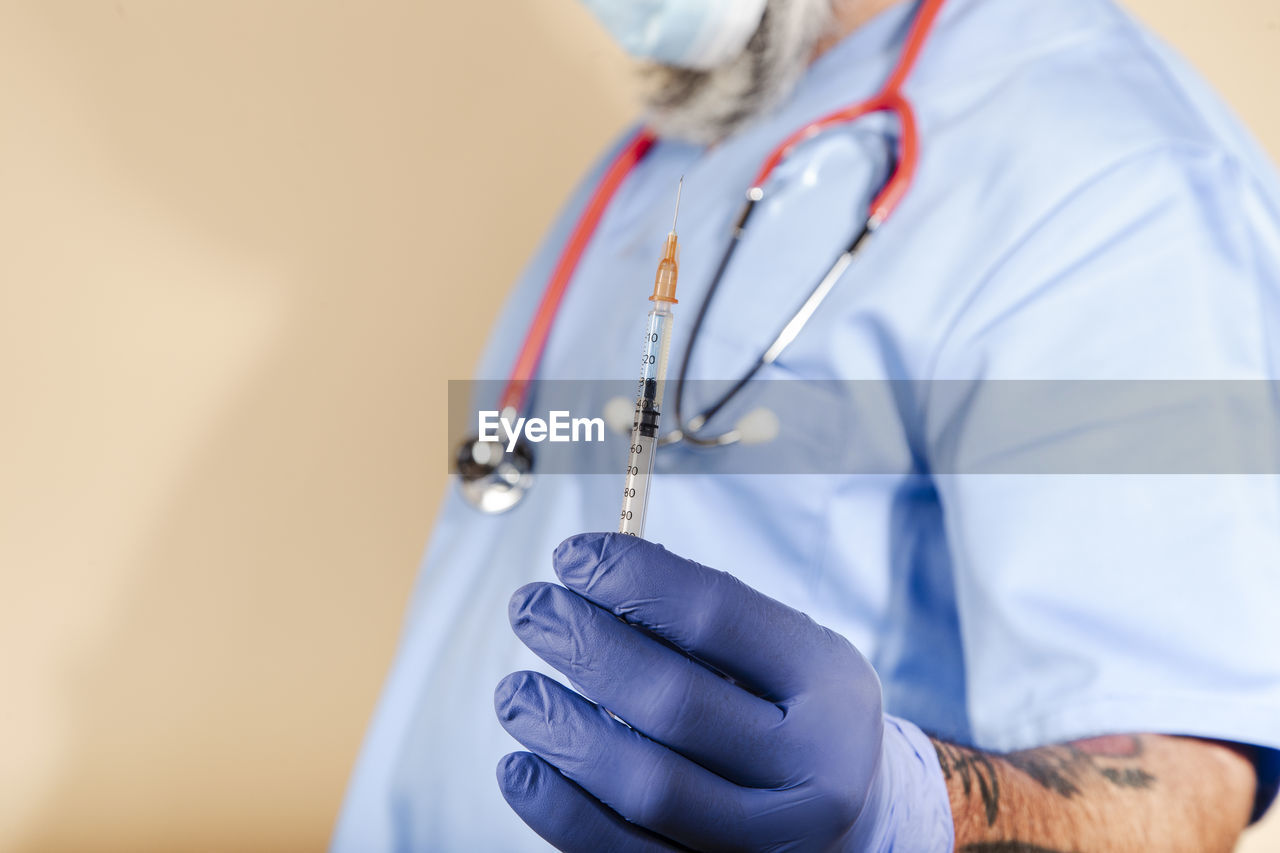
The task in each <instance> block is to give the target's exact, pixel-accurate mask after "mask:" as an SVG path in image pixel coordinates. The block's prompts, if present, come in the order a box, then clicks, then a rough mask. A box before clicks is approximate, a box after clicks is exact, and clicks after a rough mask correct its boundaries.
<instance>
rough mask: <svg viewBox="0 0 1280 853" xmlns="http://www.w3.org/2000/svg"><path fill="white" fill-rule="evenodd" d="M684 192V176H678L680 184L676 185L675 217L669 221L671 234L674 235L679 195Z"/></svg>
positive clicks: (677, 216)
mask: <svg viewBox="0 0 1280 853" xmlns="http://www.w3.org/2000/svg"><path fill="white" fill-rule="evenodd" d="M683 191H684V175H681V176H680V183H679V184H677V185H676V216H675V218H674V219H672V220H671V233H672V234H674V233H676V223H677V222H679V221H680V194H681V193H682V192H683Z"/></svg>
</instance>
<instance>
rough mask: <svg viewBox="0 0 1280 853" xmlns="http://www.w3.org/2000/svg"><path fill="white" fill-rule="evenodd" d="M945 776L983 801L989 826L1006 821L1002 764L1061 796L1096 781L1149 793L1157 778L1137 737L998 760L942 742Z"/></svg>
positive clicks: (940, 751) (939, 750)
mask: <svg viewBox="0 0 1280 853" xmlns="http://www.w3.org/2000/svg"><path fill="white" fill-rule="evenodd" d="M934 749H935V750H937V753H938V763H939V764H940V765H941V766H942V775H943V776H944V777H945V778H946V779H947V781H948V782H950V781H951V780H952V779H955V780H957V781H958V783H959V785H960V788H961V792H962V793H963V794H964V796H965V797H970V796H972V795H973V794H974V793H975V792H976V793H977V795H978V796H979V797H980V798H981V801H982V809H983V814H984V816H985V818H986V821H987V826H994V825H995V822H996V820H997V818H998V817H999V816H1000V775H999V774H998V773H997V772H996V762H1001V763H1003V764H1006V765H1008V766H1009V767H1011V768H1013V769H1014V770H1018V771H1020V772H1022V773H1024V774H1026V775H1027V776H1029V777H1030V778H1031V779H1032V780H1033V781H1034V782H1035V783H1036V784H1038V785H1039V786H1040V787H1042V788H1044V789H1045V790H1048V791H1052V792H1053V793H1055V794H1057V795H1058V796H1060V797H1066V798H1071V797H1075V796H1077V795H1079V794H1080V792H1081V790H1082V786H1085V785H1087V783H1088V781H1089V780H1090V779H1103V780H1106V781H1107V782H1109V783H1110V784H1112V785H1114V786H1115V787H1117V788H1130V789H1135V790H1147V789H1149V788H1151V787H1152V786H1153V785H1154V784H1155V781H1156V777H1155V776H1154V775H1153V774H1151V773H1150V772H1148V771H1147V770H1145V769H1144V768H1142V767H1141V766H1138V764H1137V763H1136V762H1137V761H1138V759H1140V758H1141V757H1142V752H1143V746H1142V738H1141V737H1138V736H1136V735H1124V736H1120V737H1105V738H1095V739H1092V740H1085V741H1078V742H1076V743H1070V744H1064V745H1062V746H1047V747H1041V748H1039V749H1027V750H1022V751H1020V752H1011V753H1008V754H1005V755H992V754H987V753H984V752H979V751H976V750H971V749H965V748H962V747H958V746H954V745H952V744H949V743H942V742H940V741H935V742H934Z"/></svg>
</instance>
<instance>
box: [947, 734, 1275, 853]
mask: <svg viewBox="0 0 1280 853" xmlns="http://www.w3.org/2000/svg"><path fill="white" fill-rule="evenodd" d="M934 748H935V750H936V751H937V754H938V765H939V767H940V768H941V770H942V775H943V777H944V778H945V779H946V782H947V789H948V793H949V795H950V797H951V811H952V816H953V818H954V819H955V823H956V849H957V850H958V851H959V853H1072V852H1073V851H1079V850H1091V851H1108V850H1116V851H1119V850H1124V851H1132V850H1167V851H1186V853H1190V852H1191V851H1196V853H1204V851H1211V850H1212V851H1221V853H1226V851H1229V850H1230V849H1231V848H1232V845H1233V844H1234V843H1235V841H1236V839H1238V837H1239V834H1240V832H1241V831H1242V829H1243V827H1244V826H1245V825H1246V823H1247V822H1248V816H1249V807H1250V805H1251V803H1252V797H1253V793H1252V785H1253V771H1252V768H1251V767H1250V765H1249V762H1248V760H1247V759H1246V758H1242V757H1241V756H1240V755H1239V754H1238V753H1237V751H1234V750H1233V749H1232V748H1231V747H1230V745H1223V744H1220V743H1216V742H1209V741H1198V740H1195V739H1192V738H1177V737H1168V736H1162V735H1123V736H1108V737H1101V738H1092V739H1088V740H1080V741H1074V742H1072V743H1067V744H1060V745H1054V746H1046V747H1041V748H1039V749H1029V750H1021V751H1019V752H1012V753H1008V754H1003V755H1001V754H996V753H984V752H981V751H978V750H973V749H967V748H965V747H960V746H956V745H954V744H949V743H943V742H940V741H935V742H934Z"/></svg>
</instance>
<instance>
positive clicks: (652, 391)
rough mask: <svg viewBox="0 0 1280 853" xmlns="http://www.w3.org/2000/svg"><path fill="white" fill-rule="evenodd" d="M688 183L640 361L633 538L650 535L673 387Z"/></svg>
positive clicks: (627, 504) (631, 483)
mask: <svg viewBox="0 0 1280 853" xmlns="http://www.w3.org/2000/svg"><path fill="white" fill-rule="evenodd" d="M683 190H684V178H681V179H680V184H679V186H678V187H677V188H676V215H675V219H674V220H672V222H671V233H670V234H668V235H667V245H666V247H665V248H664V249H663V251H662V260H661V261H659V262H658V273H657V275H656V276H655V277H654V282H653V295H652V296H650V297H649V301H650V302H652V303H653V310H652V311H650V312H649V322H648V324H647V328H646V330H645V333H644V351H643V355H642V357H641V360H640V384H639V388H638V389H637V394H636V415H635V421H634V423H633V426H632V428H631V455H630V458H628V460H627V478H626V482H625V484H624V485H623V488H622V516H621V518H620V520H619V522H618V532H619V533H625V534H627V535H629V536H643V535H644V514H645V509H646V507H647V506H648V502H649V478H650V477H651V476H652V475H653V456H654V451H656V450H657V449H658V420H659V418H661V416H662V393H663V391H664V390H666V384H667V354H668V353H669V352H670V350H671V320H672V317H671V306H672V305H675V304H676V279H677V278H679V276H680V244H679V242H678V241H677V240H676V222H678V221H679V220H680V194H681V192H682V191H683Z"/></svg>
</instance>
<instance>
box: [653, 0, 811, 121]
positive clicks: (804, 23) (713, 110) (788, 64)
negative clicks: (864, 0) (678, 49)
mask: <svg viewBox="0 0 1280 853" xmlns="http://www.w3.org/2000/svg"><path fill="white" fill-rule="evenodd" d="M749 5H750V4H749ZM833 9H834V6H833V0H768V2H767V3H766V4H765V10H764V12H763V14H762V16H761V20H760V23H759V25H758V26H757V27H756V31H755V33H753V34H752V35H751V37H750V38H749V39H748V41H747V45H746V47H745V48H744V49H742V50H741V51H739V52H738V53H737V55H735V56H734V57H733V58H731V59H730V60H729V61H728V62H726V63H725V64H723V65H721V66H719V67H717V68H713V69H710V70H705V71H704V70H696V69H690V68H678V67H675V66H671V65H664V64H661V63H645V64H644V66H643V67H642V70H641V75H640V80H641V84H642V92H643V96H644V102H645V107H646V109H645V119H646V121H647V123H648V124H649V126H650V127H651V128H653V129H654V130H656V131H657V132H658V134H659V135H660V136H663V137H664V138H673V139H683V140H686V141H689V142H694V143H698V144H703V145H706V144H710V143H714V142H717V141H719V140H721V139H724V138H726V137H728V136H731V135H732V134H734V133H736V132H737V131H738V130H740V129H741V128H743V127H745V126H746V125H748V124H750V123H751V122H753V121H755V120H756V119H757V118H758V117H759V116H761V115H763V114H765V113H767V112H769V111H770V110H771V109H773V108H774V107H775V106H777V104H779V103H780V102H781V101H783V100H784V99H785V98H786V97H787V95H788V94H789V93H790V92H791V90H792V88H793V87H794V86H795V83H796V81H797V80H799V79H800V78H801V77H802V76H803V75H804V72H805V69H806V68H808V66H809V62H810V60H811V59H812V58H813V51H814V48H815V46H816V45H817V44H818V41H819V39H820V38H821V37H822V36H823V35H824V34H825V33H828V32H830V28H831V24H832V20H833Z"/></svg>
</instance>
